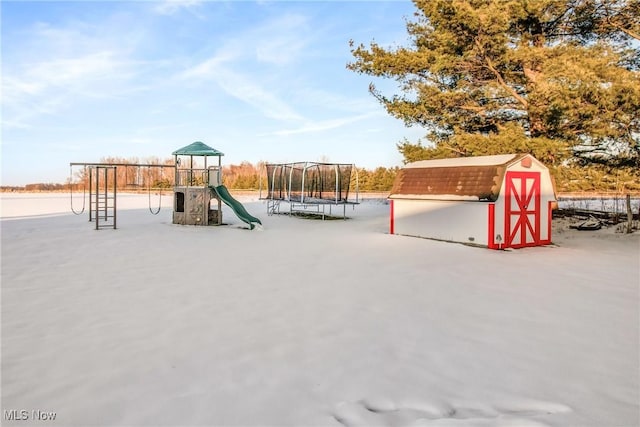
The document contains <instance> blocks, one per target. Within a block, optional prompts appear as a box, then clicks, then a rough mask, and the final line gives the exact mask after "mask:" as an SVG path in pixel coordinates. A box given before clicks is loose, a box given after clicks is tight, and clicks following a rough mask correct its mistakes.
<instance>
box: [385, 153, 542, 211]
mask: <svg viewBox="0 0 640 427" xmlns="http://www.w3.org/2000/svg"><path fill="white" fill-rule="evenodd" d="M524 157H530V158H531V159H533V157H532V156H530V155H529V154H501V155H497V156H479V157H460V158H455V159H438V160H422V161H419V162H414V163H409V164H407V165H406V166H405V167H404V169H402V170H400V171H399V172H398V175H397V176H396V180H395V182H394V183H393V188H392V189H391V194H390V195H389V198H391V199H407V198H408V199H438V200H488V201H495V200H497V199H498V195H499V194H500V186H501V185H502V181H503V178H504V173H505V171H506V169H507V168H508V167H509V166H510V165H511V164H514V163H516V162H518V161H520V160H521V159H523V158H524ZM536 163H537V164H539V165H541V164H540V163H539V162H537V161H536ZM541 166H542V165H541ZM543 167H544V166H543Z"/></svg>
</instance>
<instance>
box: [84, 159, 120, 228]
mask: <svg viewBox="0 0 640 427" xmlns="http://www.w3.org/2000/svg"><path fill="white" fill-rule="evenodd" d="M116 172H117V167H116V166H95V167H93V168H89V221H95V222H96V230H100V229H102V228H113V229H114V230H115V229H116V219H117V218H116V195H117V191H118V190H117V189H118V185H117V184H118V182H117V181H118V178H117V176H118V175H117V173H116ZM94 174H95V178H94V176H93V175H94ZM94 190H95V191H94Z"/></svg>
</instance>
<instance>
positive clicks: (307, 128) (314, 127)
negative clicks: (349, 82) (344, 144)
mask: <svg viewBox="0 0 640 427" xmlns="http://www.w3.org/2000/svg"><path fill="white" fill-rule="evenodd" d="M378 115H380V114H379V113H368V114H360V115H356V116H351V117H344V118H340V119H332V120H320V121H314V122H306V123H305V124H304V125H303V126H301V127H298V128H295V129H283V130H278V131H275V132H270V133H268V134H266V135H275V136H288V135H296V134H301V133H317V132H324V131H327V130H331V129H336V128H340V127H343V126H346V125H349V124H351V123H355V122H359V121H361V120H366V119H369V118H372V117H374V116H378Z"/></svg>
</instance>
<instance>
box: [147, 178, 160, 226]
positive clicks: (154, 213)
mask: <svg viewBox="0 0 640 427" xmlns="http://www.w3.org/2000/svg"><path fill="white" fill-rule="evenodd" d="M147 176H148V177H149V184H148V185H147V188H148V189H149V212H151V214H152V215H158V214H159V213H160V209H162V189H160V192H159V194H160V196H159V197H158V210H156V211H154V210H153V209H152V207H151V167H149V168H147ZM160 176H161V177H162V169H160Z"/></svg>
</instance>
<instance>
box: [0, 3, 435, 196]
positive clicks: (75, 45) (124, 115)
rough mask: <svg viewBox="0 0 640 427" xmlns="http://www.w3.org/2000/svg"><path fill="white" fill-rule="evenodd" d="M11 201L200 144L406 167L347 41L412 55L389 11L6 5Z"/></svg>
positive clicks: (5, 161)
mask: <svg viewBox="0 0 640 427" xmlns="http://www.w3.org/2000/svg"><path fill="white" fill-rule="evenodd" d="M0 7H1V10H0V13H1V19H2V22H1V24H2V39H1V43H2V46H1V47H2V51H1V55H2V185H24V184H27V183H34V182H64V181H65V180H66V179H67V178H68V174H69V162H96V161H99V160H100V159H101V158H103V157H107V156H119V157H125V158H130V157H138V158H140V159H143V158H147V157H151V156H156V157H160V158H167V157H170V155H171V152H172V151H173V150H175V149H177V148H180V147H182V146H185V145H187V144H190V143H191V142H193V141H203V142H205V143H206V144H208V145H210V146H212V147H214V148H216V149H218V150H220V151H222V152H224V153H225V157H223V162H224V164H237V163H240V162H242V161H245V160H246V161H249V162H252V163H255V162H258V161H267V162H289V161H304V160H311V161H314V160H328V161H331V162H344V163H355V164H356V165H357V166H359V167H366V168H374V167H376V166H387V167H388V166H396V165H398V166H399V165H401V161H402V157H401V155H400V154H399V153H398V151H397V149H396V143H397V142H399V141H401V140H402V139H403V138H405V137H406V138H408V139H409V140H412V141H416V140H417V139H418V138H419V137H420V136H422V134H423V130H421V129H420V128H406V127H405V126H404V125H403V123H402V122H401V121H400V120H397V119H394V118H392V117H390V116H389V115H388V114H387V113H386V112H385V110H384V108H383V107H382V106H381V105H380V104H379V103H378V102H377V101H376V100H375V98H373V96H371V95H370V94H369V93H368V85H369V83H370V82H372V81H374V82H375V83H376V84H377V85H378V86H379V87H380V88H382V89H383V90H384V92H385V93H387V94H393V93H399V91H398V89H397V85H396V83H395V82H393V81H388V80H374V79H373V78H371V77H369V76H363V75H358V74H356V73H354V72H352V71H349V70H347V69H346V68H345V65H346V63H347V62H348V61H350V60H351V59H352V56H351V54H350V52H349V43H348V42H349V40H350V39H353V40H354V41H356V42H357V43H360V42H363V43H365V44H367V43H369V42H370V41H372V40H375V41H376V42H378V43H380V44H383V45H386V46H393V45H396V46H397V45H407V44H408V36H407V33H406V27H405V18H411V16H412V14H413V12H414V10H415V7H414V6H413V4H412V3H411V2H410V1H409V0H406V1H405V0H395V1H353V2H345V1H306V2H293V1H260V2H249V1H198V0H179V1H134V2H126V1H107V2H97V1H77V2H56V1H40V2H31V1H2V3H1V4H0Z"/></svg>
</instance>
